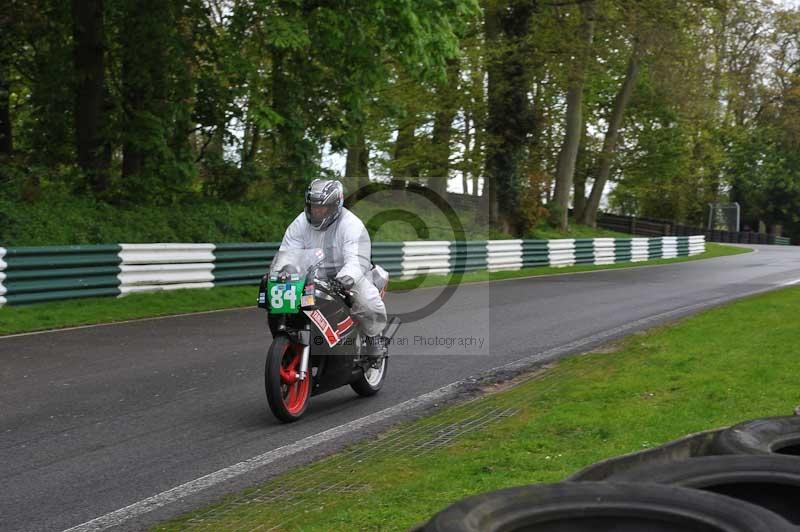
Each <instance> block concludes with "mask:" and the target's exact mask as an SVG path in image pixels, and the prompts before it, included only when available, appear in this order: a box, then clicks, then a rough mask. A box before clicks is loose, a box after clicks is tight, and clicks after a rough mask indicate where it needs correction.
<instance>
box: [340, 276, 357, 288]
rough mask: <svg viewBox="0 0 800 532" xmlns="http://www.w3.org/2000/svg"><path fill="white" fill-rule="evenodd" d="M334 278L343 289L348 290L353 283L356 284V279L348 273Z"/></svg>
mask: <svg viewBox="0 0 800 532" xmlns="http://www.w3.org/2000/svg"><path fill="white" fill-rule="evenodd" d="M336 280H337V281H339V284H340V285H342V288H344V289H345V290H350V289H351V288H353V285H354V284H356V281H355V280H354V279H353V278H352V277H350V276H349V275H342V276H340V277H337V278H336Z"/></svg>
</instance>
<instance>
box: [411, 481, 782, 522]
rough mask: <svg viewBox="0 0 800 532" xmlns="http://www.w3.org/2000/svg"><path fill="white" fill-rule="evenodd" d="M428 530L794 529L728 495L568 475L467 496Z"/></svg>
mask: <svg viewBox="0 0 800 532" xmlns="http://www.w3.org/2000/svg"><path fill="white" fill-rule="evenodd" d="M421 530H422V531H423V532H445V531H446V532H500V531H506V532H510V531H526V532H557V531H559V532H563V531H567V530H568V531H570V532H602V531H612V530H613V531H614V532H642V531H647V532H688V531H691V532H722V531H725V532H784V531H785V532H789V531H795V532H796V528H795V527H794V526H793V525H791V524H790V523H789V522H788V521H786V520H784V519H782V518H781V517H780V516H778V515H776V514H774V513H772V512H770V511H768V510H765V509H763V508H760V507H758V506H755V505H752V504H748V503H744V502H742V501H738V500H736V499H732V498H729V497H723V496H722V495H716V494H713V493H706V492H703V491H699V490H693V489H689V488H679V487H675V486H666V485H659V484H637V483H611V482H564V483H562V484H538V485H533V486H525V487H520V488H510V489H505V490H500V491H495V492H492V493H486V494H483V495H478V496H475V497H470V498H468V499H464V500H462V501H460V502H457V503H455V504H453V505H452V506H449V507H448V508H445V509H444V510H442V511H441V512H439V513H438V514H436V515H435V516H434V517H433V518H432V519H431V520H430V521H428V523H426V524H425V525H424V526H423V527H422V528H421Z"/></svg>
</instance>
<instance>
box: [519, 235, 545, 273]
mask: <svg viewBox="0 0 800 532" xmlns="http://www.w3.org/2000/svg"><path fill="white" fill-rule="evenodd" d="M549 265H550V254H549V251H548V250H547V240H523V241H522V267H523V268H538V267H541V266H549Z"/></svg>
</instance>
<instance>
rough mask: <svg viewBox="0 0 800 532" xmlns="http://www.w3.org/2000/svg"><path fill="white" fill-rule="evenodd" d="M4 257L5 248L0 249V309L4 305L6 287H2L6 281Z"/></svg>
mask: <svg viewBox="0 0 800 532" xmlns="http://www.w3.org/2000/svg"><path fill="white" fill-rule="evenodd" d="M5 256H6V248H0V307H2V306H3V305H5V304H6V298H5V297H4V296H5V295H6V287H5V286H3V281H5V279H6V274H5V269H6V263H5V261H4V260H3V257H5Z"/></svg>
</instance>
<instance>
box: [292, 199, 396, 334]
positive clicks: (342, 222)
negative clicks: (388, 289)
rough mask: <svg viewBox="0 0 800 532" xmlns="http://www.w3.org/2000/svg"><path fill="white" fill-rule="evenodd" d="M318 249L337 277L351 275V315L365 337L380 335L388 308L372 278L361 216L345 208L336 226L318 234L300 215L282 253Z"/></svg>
mask: <svg viewBox="0 0 800 532" xmlns="http://www.w3.org/2000/svg"><path fill="white" fill-rule="evenodd" d="M315 248H320V249H322V250H323V251H324V252H325V266H326V267H329V268H333V269H335V270H336V272H337V273H336V276H337V277H341V276H344V275H348V276H350V277H351V278H352V279H353V281H354V283H353V288H352V289H351V290H350V293H351V294H352V297H353V307H352V308H351V309H350V314H351V316H352V317H353V319H354V320H355V321H356V322H357V323H358V324H359V326H360V327H361V331H362V333H363V334H365V335H366V336H376V335H378V334H380V333H381V332H382V331H383V329H384V327H386V307H385V306H384V304H383V300H382V299H381V295H380V292H378V289H377V288H376V286H375V284H373V281H372V276H371V275H370V270H371V268H372V263H371V261H370V257H371V254H372V243H371V241H370V238H369V233H368V232H367V229H366V227H364V224H363V223H362V222H361V220H359V218H358V216H356V215H355V214H353V213H352V212H350V211H349V210H347V209H346V208H342V214H341V215H340V216H339V218H338V219H337V220H336V221H335V222H333V223H332V224H331V225H330V226H328V227H327V228H326V229H323V230H318V229H314V228H313V227H312V226H311V225H310V224H309V223H308V220H306V215H305V213H303V212H301V213H300V214H299V215H298V216H297V218H295V219H294V221H293V222H292V223H291V224H289V227H287V228H286V233H285V234H284V235H283V241H282V242H281V247H280V251H287V250H290V249H315Z"/></svg>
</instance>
